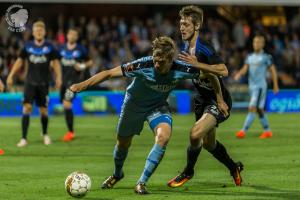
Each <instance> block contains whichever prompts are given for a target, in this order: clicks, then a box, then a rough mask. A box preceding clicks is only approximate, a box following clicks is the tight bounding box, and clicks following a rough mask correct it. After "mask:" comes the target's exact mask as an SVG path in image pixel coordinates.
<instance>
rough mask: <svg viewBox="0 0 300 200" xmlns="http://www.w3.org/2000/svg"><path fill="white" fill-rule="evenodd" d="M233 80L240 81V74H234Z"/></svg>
mask: <svg viewBox="0 0 300 200" xmlns="http://www.w3.org/2000/svg"><path fill="white" fill-rule="evenodd" d="M233 79H234V80H235V81H238V80H240V79H241V75H240V73H236V74H235V76H234V77H233Z"/></svg>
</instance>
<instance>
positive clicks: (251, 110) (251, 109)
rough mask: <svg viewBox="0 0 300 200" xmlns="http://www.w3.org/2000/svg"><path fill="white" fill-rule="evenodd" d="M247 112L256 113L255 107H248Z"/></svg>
mask: <svg viewBox="0 0 300 200" xmlns="http://www.w3.org/2000/svg"><path fill="white" fill-rule="evenodd" d="M248 110H249V112H256V108H255V107H249V109H248Z"/></svg>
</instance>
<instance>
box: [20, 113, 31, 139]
mask: <svg viewBox="0 0 300 200" xmlns="http://www.w3.org/2000/svg"><path fill="white" fill-rule="evenodd" d="M29 122H30V115H29V114H23V116H22V138H23V139H26V138H27V133H28V127H29Z"/></svg>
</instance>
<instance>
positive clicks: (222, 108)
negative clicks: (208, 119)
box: [205, 73, 228, 117]
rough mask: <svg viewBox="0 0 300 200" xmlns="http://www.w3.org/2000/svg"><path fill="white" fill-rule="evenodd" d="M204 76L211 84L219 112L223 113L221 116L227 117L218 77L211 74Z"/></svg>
mask: <svg viewBox="0 0 300 200" xmlns="http://www.w3.org/2000/svg"><path fill="white" fill-rule="evenodd" d="M205 75H206V77H207V78H208V79H209V81H210V82H211V84H212V86H213V89H214V92H215V94H216V98H217V104H218V108H219V110H220V111H221V112H222V113H223V115H224V116H225V117H227V116H228V105H227V104H226V103H225V101H224V98H223V95H222V89H221V84H220V81H219V79H218V77H217V76H216V75H214V74H211V73H206V74H205Z"/></svg>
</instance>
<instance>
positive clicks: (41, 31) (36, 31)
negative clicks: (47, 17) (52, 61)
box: [32, 26, 46, 41]
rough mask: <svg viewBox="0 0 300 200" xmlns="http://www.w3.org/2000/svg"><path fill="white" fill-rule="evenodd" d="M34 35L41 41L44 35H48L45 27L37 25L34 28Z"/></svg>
mask: <svg viewBox="0 0 300 200" xmlns="http://www.w3.org/2000/svg"><path fill="white" fill-rule="evenodd" d="M32 35H33V37H34V39H36V40H38V41H40V40H43V39H44V37H45V35H46V31H45V29H44V28H43V27H40V26H36V27H33V29H32Z"/></svg>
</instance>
